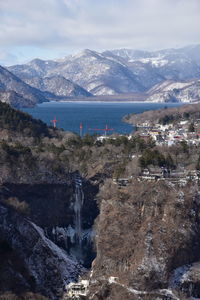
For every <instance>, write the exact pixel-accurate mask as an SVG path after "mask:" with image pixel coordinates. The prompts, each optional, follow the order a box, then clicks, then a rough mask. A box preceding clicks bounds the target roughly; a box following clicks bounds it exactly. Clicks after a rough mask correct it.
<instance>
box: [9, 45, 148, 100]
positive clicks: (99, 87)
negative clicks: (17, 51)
mask: <svg viewBox="0 0 200 300" xmlns="http://www.w3.org/2000/svg"><path fill="white" fill-rule="evenodd" d="M41 65H43V66H46V64H45V62H43V63H41V62H40V66H41ZM9 70H11V71H12V72H13V73H15V74H17V75H18V76H20V78H22V79H23V80H26V79H25V77H26V78H28V77H29V78H30V75H31V74H32V76H41V74H42V71H41V69H40V68H39V70H38V67H37V68H35V67H34V65H33V64H32V63H30V64H27V65H23V66H13V67H10V68H9ZM43 70H44V72H45V76H46V77H49V76H54V75H61V76H63V77H65V78H66V79H69V80H71V81H73V82H75V83H76V84H78V85H80V86H82V87H83V88H84V89H86V90H87V91H89V92H90V93H92V94H94V95H113V94H120V93H130V92H141V91H144V90H145V88H144V87H143V86H142V84H140V82H139V80H138V78H137V76H135V75H134V74H133V73H132V71H131V70H129V68H127V66H126V65H125V64H123V63H122V62H120V60H119V61H115V60H114V59H110V58H108V57H106V56H104V55H103V54H101V53H98V52H95V51H91V50H84V51H83V52H81V53H79V54H77V55H73V56H68V57H66V58H65V59H64V60H62V61H59V62H56V63H55V65H54V67H53V68H50V69H48V70H47V69H45V68H44V69H43Z"/></svg>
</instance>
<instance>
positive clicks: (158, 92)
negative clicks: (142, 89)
mask: <svg viewBox="0 0 200 300" xmlns="http://www.w3.org/2000/svg"><path fill="white" fill-rule="evenodd" d="M148 94H149V97H148V98H147V99H146V101H150V102H197V101H200V79H195V80H190V81H177V82H173V81H169V80H167V81H164V82H162V83H161V84H158V85H156V86H154V87H153V88H152V89H150V90H149V92H148Z"/></svg>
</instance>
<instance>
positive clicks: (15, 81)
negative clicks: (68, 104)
mask: <svg viewBox="0 0 200 300" xmlns="http://www.w3.org/2000/svg"><path fill="white" fill-rule="evenodd" d="M11 91H12V92H15V93H16V96H17V97H15V104H16V105H15V106H18V107H20V106H26V104H27V105H28V106H34V105H35V104H36V103H39V102H44V101H48V100H47V99H46V98H45V96H44V94H43V93H42V92H41V91H40V90H38V89H36V88H33V87H31V86H29V85H28V84H26V83H25V82H23V81H22V80H21V79H20V78H18V77H17V76H15V75H14V74H12V73H11V72H9V71H8V70H6V69H5V68H3V67H1V66H0V93H1V98H2V99H4V102H9V101H10V100H9V99H10V97H11V96H12V97H13V96H14V94H13V93H12V95H11V94H10V92H11ZM2 92H3V93H4V94H2ZM5 92H8V93H7V94H5ZM5 99H7V100H5ZM9 103H10V102H9Z"/></svg>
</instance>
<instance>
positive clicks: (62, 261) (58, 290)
mask: <svg viewBox="0 0 200 300" xmlns="http://www.w3.org/2000/svg"><path fill="white" fill-rule="evenodd" d="M0 243H1V255H0V259H1V272H0V290H1V292H6V291H10V290H12V291H14V292H16V293H21V292H24V291H29V290H31V291H33V292H36V293H40V294H42V295H45V296H47V297H49V298H50V299H58V298H59V297H60V296H61V295H62V292H63V291H64V288H65V285H66V284H67V283H69V282H70V281H74V280H76V279H77V277H78V275H79V274H80V273H81V267H80V266H79V265H78V264H77V263H76V262H74V261H72V259H70V257H69V256H68V255H67V253H66V252H65V251H63V250H62V249H60V248H59V247H58V246H56V245H55V244H54V243H53V242H52V241H50V240H49V239H48V238H46V237H45V234H44V231H43V230H42V229H41V228H40V227H39V226H37V225H36V224H35V223H33V222H31V221H30V220H28V219H27V218H25V217H23V216H22V215H20V214H19V213H17V212H16V211H14V210H13V209H11V208H9V207H6V206H3V205H0Z"/></svg>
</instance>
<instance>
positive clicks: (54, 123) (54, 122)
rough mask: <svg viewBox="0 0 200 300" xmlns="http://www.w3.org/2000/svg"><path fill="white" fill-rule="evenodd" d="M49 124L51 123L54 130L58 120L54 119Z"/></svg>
mask: <svg viewBox="0 0 200 300" xmlns="http://www.w3.org/2000/svg"><path fill="white" fill-rule="evenodd" d="M51 122H52V123H53V127H54V128H56V123H57V122H58V120H56V117H54V119H53V120H51Z"/></svg>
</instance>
